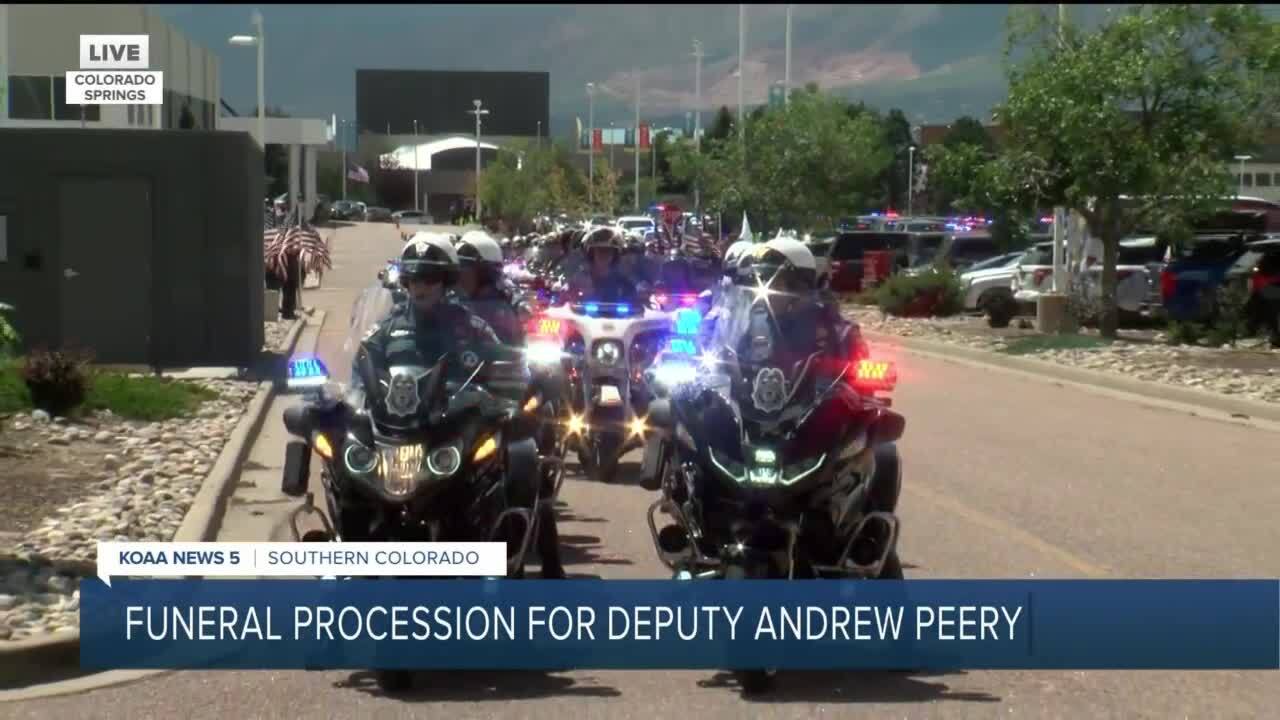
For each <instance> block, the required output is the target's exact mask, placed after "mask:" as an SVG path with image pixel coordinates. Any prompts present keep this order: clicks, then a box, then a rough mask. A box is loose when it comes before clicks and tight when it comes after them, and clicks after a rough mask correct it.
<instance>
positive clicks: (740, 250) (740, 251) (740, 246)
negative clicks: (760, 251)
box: [724, 240, 752, 272]
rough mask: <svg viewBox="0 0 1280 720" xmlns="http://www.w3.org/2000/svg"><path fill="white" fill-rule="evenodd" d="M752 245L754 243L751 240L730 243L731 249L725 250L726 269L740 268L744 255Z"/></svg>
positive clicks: (728, 270) (727, 270) (729, 270)
mask: <svg viewBox="0 0 1280 720" xmlns="http://www.w3.org/2000/svg"><path fill="white" fill-rule="evenodd" d="M751 245H752V243H751V241H750V240H738V241H736V242H734V243H733V244H732V245H730V246H729V249H727V250H725V251H724V269H725V271H726V272H731V271H734V270H737V269H738V264H739V263H740V262H741V261H742V256H743V255H745V254H747V251H748V250H750V249H751Z"/></svg>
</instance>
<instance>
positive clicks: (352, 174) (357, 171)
mask: <svg viewBox="0 0 1280 720" xmlns="http://www.w3.org/2000/svg"><path fill="white" fill-rule="evenodd" d="M347 178H348V179H351V180H355V181H356V182H361V183H367V182H369V173H367V172H365V169H364V168H362V167H360V166H359V165H356V166H354V167H352V168H351V169H350V170H348V171H347Z"/></svg>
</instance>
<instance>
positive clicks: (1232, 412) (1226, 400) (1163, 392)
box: [862, 329, 1280, 423]
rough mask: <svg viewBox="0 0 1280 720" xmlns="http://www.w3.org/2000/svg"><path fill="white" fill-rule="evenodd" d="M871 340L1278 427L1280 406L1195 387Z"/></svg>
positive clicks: (957, 348) (923, 343) (895, 338)
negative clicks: (1275, 424)
mask: <svg viewBox="0 0 1280 720" xmlns="http://www.w3.org/2000/svg"><path fill="white" fill-rule="evenodd" d="M862 334H863V335H864V336H866V338H867V339H868V340H870V341H871V342H875V343H881V344H884V345H897V346H899V347H901V348H903V349H905V350H907V351H910V352H913V353H914V354H917V355H922V356H925V357H930V358H932V359H937V360H943V361H957V360H963V361H968V362H971V363H975V364H978V365H983V366H986V367H990V368H998V369H1002V370H1011V371H1016V372H1022V373H1028V374H1031V375H1036V376H1039V378H1040V379H1041V380H1047V381H1064V382H1069V383H1075V384H1078V385H1083V386H1086V387H1087V388H1100V389H1105V390H1111V391H1115V392H1119V393H1125V394H1127V395H1137V396H1139V397H1137V398H1132V399H1134V400H1137V401H1141V402H1146V403H1147V404H1152V401H1163V402H1164V403H1172V404H1176V405H1179V406H1184V407H1183V408H1180V409H1190V410H1191V411H1193V412H1194V411H1195V410H1201V411H1204V410H1212V411H1216V412H1220V413H1223V414H1226V415H1229V416H1231V417H1232V418H1235V419H1246V420H1262V421H1265V422H1269V423H1280V404H1276V403H1267V402H1260V401H1257V400H1246V399H1244V398H1233V397H1227V396H1223V395H1220V394H1218V393H1213V392H1208V391H1206V390H1197V389H1194V388H1185V387H1176V386H1171V385H1164V384H1161V383H1155V382H1149V381H1147V380H1134V379H1131V378H1127V377H1120V376H1113V375H1111V374H1109V373H1104V372H1099V371H1097V370H1085V369H1081V368H1075V367H1070V366H1068V365H1062V364H1059V363H1055V362H1050V361H1048V360H1037V359H1034V358H1026V357H1018V356H1013V355H1003V354H1000V353H996V352H991V351H989V350H977V349H974V348H970V347H965V346H963V345H952V344H950V343H944V342H939V341H936V340H922V339H920V338H915V337H904V336H901V335H891V334H885V333H879V332H875V331H873V330H865V329H864V330H863V331H862Z"/></svg>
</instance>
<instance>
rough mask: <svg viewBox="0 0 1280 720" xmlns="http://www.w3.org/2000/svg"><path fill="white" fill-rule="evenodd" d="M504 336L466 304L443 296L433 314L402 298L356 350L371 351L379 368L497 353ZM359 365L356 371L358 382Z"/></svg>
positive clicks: (428, 363)
mask: <svg viewBox="0 0 1280 720" xmlns="http://www.w3.org/2000/svg"><path fill="white" fill-rule="evenodd" d="M500 346H501V340H500V339H499V338H498V335H497V334H496V333H494V331H493V328H491V327H490V326H489V324H488V323H486V322H485V321H484V319H483V318H481V317H480V316H479V315H476V314H475V313H473V312H471V311H470V310H468V309H467V308H466V307H464V306H462V305H460V304H458V303H456V302H452V301H450V300H449V299H447V298H446V299H445V300H442V301H441V302H440V304H438V305H437V306H436V307H435V308H433V309H432V311H431V313H430V314H429V315H425V316H424V315H423V314H422V313H421V312H418V311H417V310H416V308H414V306H413V303H411V302H400V303H398V304H397V305H396V306H395V308H394V309H392V311H391V313H390V314H389V315H388V316H387V317H386V319H385V320H383V321H382V322H380V323H378V324H377V325H375V326H374V327H373V329H372V330H370V331H369V333H368V334H366V335H365V337H364V340H363V341H361V343H360V350H359V352H357V354H356V361H357V362H358V360H359V356H360V353H367V354H368V355H369V359H370V360H371V361H372V363H373V366H374V367H375V368H379V369H382V368H389V367H392V366H395V365H422V366H431V365H434V364H435V363H436V362H437V361H438V360H439V359H440V357H441V356H442V355H444V354H445V353H449V352H453V353H459V352H462V351H464V350H471V351H473V352H476V353H477V354H478V355H480V356H481V358H482V359H484V358H485V356H486V355H491V354H494V353H496V351H497V349H498V348H499V347H500ZM359 379H360V373H359V371H358V369H357V370H356V371H355V372H353V373H352V382H353V384H358V383H359Z"/></svg>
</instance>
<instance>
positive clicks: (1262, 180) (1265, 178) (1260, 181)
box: [1254, 172, 1271, 187]
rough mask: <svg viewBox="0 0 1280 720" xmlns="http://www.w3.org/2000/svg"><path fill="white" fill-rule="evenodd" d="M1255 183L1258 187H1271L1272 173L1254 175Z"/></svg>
mask: <svg viewBox="0 0 1280 720" xmlns="http://www.w3.org/2000/svg"><path fill="white" fill-rule="evenodd" d="M1254 178H1255V179H1254V183H1255V184H1257V186H1258V187H1271V173H1269V172H1264V173H1254Z"/></svg>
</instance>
